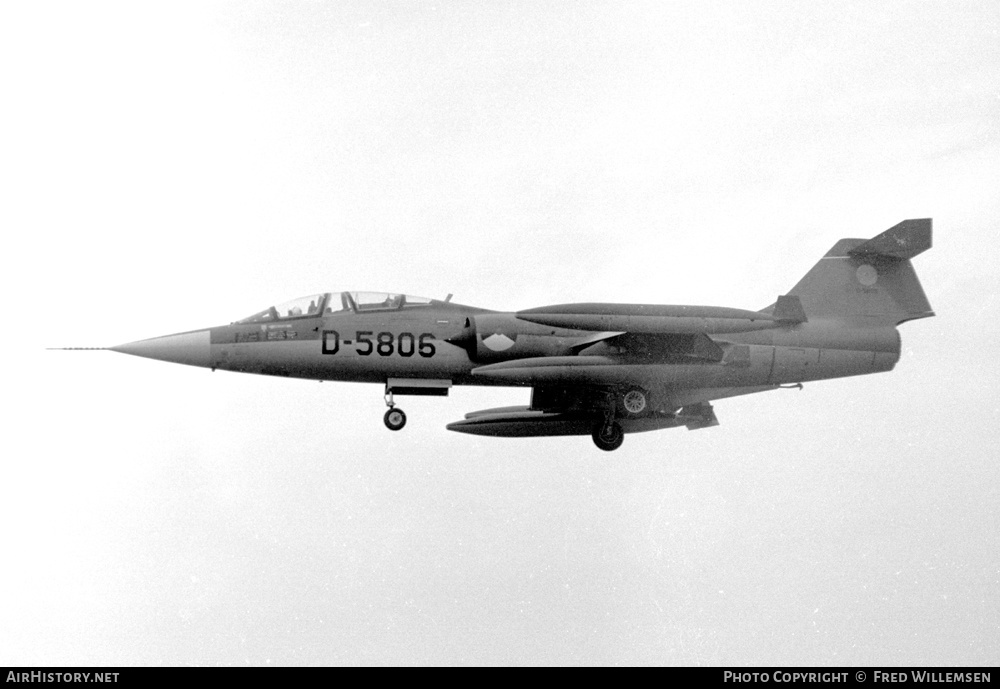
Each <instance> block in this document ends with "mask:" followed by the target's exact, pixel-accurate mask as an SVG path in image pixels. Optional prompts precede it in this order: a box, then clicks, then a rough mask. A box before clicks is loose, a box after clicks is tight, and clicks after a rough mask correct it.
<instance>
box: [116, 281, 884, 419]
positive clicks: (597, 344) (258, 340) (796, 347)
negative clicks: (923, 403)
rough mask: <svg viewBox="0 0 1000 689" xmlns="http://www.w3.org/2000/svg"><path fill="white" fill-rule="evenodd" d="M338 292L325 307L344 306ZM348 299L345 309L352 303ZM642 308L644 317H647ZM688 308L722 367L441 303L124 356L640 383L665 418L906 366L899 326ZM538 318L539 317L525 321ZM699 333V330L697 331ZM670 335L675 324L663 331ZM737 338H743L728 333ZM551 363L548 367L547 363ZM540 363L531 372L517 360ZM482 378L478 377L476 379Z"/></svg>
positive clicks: (313, 372)
mask: <svg viewBox="0 0 1000 689" xmlns="http://www.w3.org/2000/svg"><path fill="white" fill-rule="evenodd" d="M338 296H339V295H337V293H332V294H331V295H328V296H325V297H323V298H324V299H325V300H326V301H327V302H331V301H334V300H336V301H337V303H338V304H340V303H341V302H340V301H339V299H338ZM345 301H346V300H345ZM637 308H638V307H637ZM643 308H647V309H649V310H652V309H661V310H662V309H666V308H674V309H683V310H684V311H683V313H678V315H675V316H661V317H660V318H661V320H665V321H666V322H668V323H669V322H670V321H671V320H672V319H674V320H676V322H677V324H678V325H677V327H675V328H674V329H675V330H682V329H683V327H684V322H686V321H693V320H698V319H700V320H701V322H705V321H708V322H709V323H710V324H709V325H708V326H705V325H701V326H699V327H701V329H702V330H704V329H705V328H708V329H709V330H710V331H711V330H712V329H714V330H715V331H716V332H714V333H710V334H711V336H712V338H713V341H714V343H715V344H717V345H718V347H719V349H720V350H721V351H720V352H719V355H718V356H717V357H712V356H708V357H699V356H690V357H685V356H673V355H671V354H670V353H669V352H668V353H667V355H666V356H664V355H663V353H662V352H659V351H655V350H654V351H645V352H643V351H640V352H637V351H636V349H635V348H634V347H632V348H623V347H622V346H620V345H618V344H616V341H615V338H614V337H613V336H614V335H615V334H616V332H615V331H610V332H606V333H599V336H598V337H596V338H595V332H594V331H593V330H581V329H574V328H564V327H557V326H552V325H546V324H539V323H537V322H531V321H528V320H524V318H523V317H519V315H518V314H517V313H513V312H498V311H490V310H486V309H480V308H475V307H470V306H464V305H461V304H453V303H449V302H443V301H437V300H421V301H420V302H418V303H413V304H404V305H399V306H395V305H389V306H385V307H384V308H383V307H382V306H379V307H375V308H368V309H364V308H360V307H358V306H357V305H355V304H353V303H348V304H346V305H345V306H344V308H338V309H337V310H333V309H329V308H328V309H326V312H325V313H324V312H322V311H321V310H320V309H318V308H317V309H316V310H315V312H314V313H311V314H310V313H306V314H304V315H303V314H295V313H291V314H279V315H278V316H273V315H271V313H270V312H269V311H265V312H262V314H263V315H260V314H258V316H256V317H250V318H248V319H244V320H243V321H238V322H235V323H231V324H227V325H221V326H217V327H212V328H206V329H203V330H198V331H192V332H189V333H182V334H178V335H168V336H165V337H162V338H153V339H152V340H144V341H140V342H136V343H130V344H128V345H121V346H119V347H116V348H115V349H116V350H118V351H123V352H126V353H132V354H138V355H140V356H150V357H152V358H160V359H165V360H168V361H176V362H178V363H187V364H193V365H200V366H205V367H209V368H212V369H219V370H224V371H235V372H241V373H257V374H263V375H273V376H285V377H292V378H308V379H314V380H331V381H354V382H368V383H386V382H387V381H388V380H389V379H415V380H419V379H428V380H447V381H450V384H451V385H508V386H559V385H570V386H572V385H579V384H580V381H581V380H586V381H588V384H592V385H597V386H622V385H639V386H642V387H645V388H647V389H650V390H655V391H657V392H659V393H660V394H659V395H657V397H658V399H660V400H661V401H662V408H664V409H665V408H668V407H675V408H676V407H679V406H682V405H683V404H684V403H685V399H684V398H683V395H684V391H685V390H688V389H691V388H731V387H760V386H774V385H782V384H789V383H799V382H805V381H810V380H819V379H823V378H837V377H843V376H853V375H862V374H867V373H876V372H880V371H889V370H891V369H892V368H893V366H894V365H895V363H896V361H897V360H898V358H899V352H900V340H899V334H898V331H897V329H896V328H895V327H894V326H892V325H884V324H883V325H873V324H869V323H865V322H864V319H858V321H857V322H855V323H853V324H851V323H845V322H844V321H843V320H838V321H831V320H823V319H818V320H813V321H808V322H804V323H793V324H787V323H781V322H777V321H774V320H773V319H767V318H765V317H764V316H763V315H761V314H759V313H758V314H757V315H758V318H760V319H762V320H760V321H759V322H756V323H750V322H749V320H748V317H747V316H746V314H755V313H757V312H745V311H738V310H735V309H732V310H730V311H732V312H733V314H734V315H731V316H730V317H729V318H728V319H727V318H724V317H723V316H727V315H729V314H726V313H720V312H722V311H723V310H722V309H719V308H718V307H697V306H686V307H653V306H650V307H643ZM526 313H528V314H530V313H531V312H530V311H529V312H526ZM696 325H697V324H696ZM664 327H665V326H664ZM727 331H732V332H727ZM542 358H544V361H541V359H542ZM524 360H529V361H533V362H535V364H536V365H534V366H532V367H531V368H530V369H525V368H524V367H521V366H520V365H518V362H521V361H524ZM477 369H479V370H478V371H477Z"/></svg>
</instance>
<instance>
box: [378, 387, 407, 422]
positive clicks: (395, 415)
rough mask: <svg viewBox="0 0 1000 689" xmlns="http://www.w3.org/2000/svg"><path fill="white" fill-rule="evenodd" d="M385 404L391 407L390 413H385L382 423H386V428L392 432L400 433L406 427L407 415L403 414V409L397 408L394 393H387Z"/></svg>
mask: <svg viewBox="0 0 1000 689" xmlns="http://www.w3.org/2000/svg"><path fill="white" fill-rule="evenodd" d="M385 403H386V405H387V406H388V407H389V411H387V412H386V413H385V416H383V417H382V421H384V422H385V427H386V428H388V429H389V430H390V431H398V430H401V429H402V428H403V426H405V425H406V414H404V413H403V410H402V409H397V408H396V402H395V401H394V400H393V399H392V393H391V392H389V393H386V395H385Z"/></svg>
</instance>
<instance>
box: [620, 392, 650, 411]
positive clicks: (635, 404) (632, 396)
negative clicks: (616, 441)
mask: <svg viewBox="0 0 1000 689" xmlns="http://www.w3.org/2000/svg"><path fill="white" fill-rule="evenodd" d="M619 402H620V404H621V408H622V412H624V414H625V416H627V417H629V418H635V417H637V416H642V414H643V412H645V411H646V410H647V408H648V407H649V395H648V393H647V392H646V391H645V390H643V389H642V388H629V389H628V390H626V391H625V392H624V393H622V395H621V397H619Z"/></svg>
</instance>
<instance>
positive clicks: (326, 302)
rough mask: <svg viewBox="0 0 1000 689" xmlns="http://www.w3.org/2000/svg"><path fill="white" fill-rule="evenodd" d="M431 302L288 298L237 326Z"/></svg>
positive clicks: (379, 296) (364, 295)
mask: <svg viewBox="0 0 1000 689" xmlns="http://www.w3.org/2000/svg"><path fill="white" fill-rule="evenodd" d="M432 301H433V300H432V299H428V298H427V297H414V296H411V295H409V294H393V293H390V292H323V293H320V294H310V295H309V296H307V297H299V298H298V299H292V300H291V301H287V302H285V303H284V304H278V305H277V306H270V307H268V308H266V309H264V310H263V311H260V312H258V313H255V314H253V315H252V316H248V317H246V318H243V319H241V320H239V321H237V323H268V322H272V321H284V320H288V319H291V318H310V317H311V318H315V317H316V316H321V315H329V314H332V313H339V312H344V311H353V312H354V313H359V312H362V311H364V312H367V311H398V310H399V309H407V308H412V307H417V306H427V305H429V304H430V303H431V302H432Z"/></svg>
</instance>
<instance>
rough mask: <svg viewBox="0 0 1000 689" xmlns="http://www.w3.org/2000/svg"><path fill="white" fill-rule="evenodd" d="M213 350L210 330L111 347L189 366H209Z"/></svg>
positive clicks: (112, 349) (117, 350)
mask: <svg viewBox="0 0 1000 689" xmlns="http://www.w3.org/2000/svg"><path fill="white" fill-rule="evenodd" d="M211 350H212V345H211V336H210V335H209V331H208V330H195V331H194V332H190V333H180V334H177V335H164V336H163V337H153V338H150V339H148V340H139V341H138V342H129V343H127V344H121V345H118V346H117V347H111V351H113V352H121V353H122V354H132V355H134V356H142V357H146V358H147V359H159V360H160V361H170V362H173V363H175V364H188V365H189V366H209V365H210V359H211Z"/></svg>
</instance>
